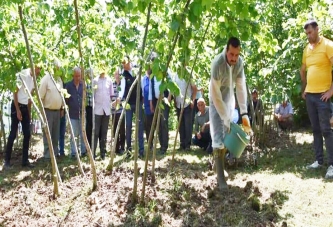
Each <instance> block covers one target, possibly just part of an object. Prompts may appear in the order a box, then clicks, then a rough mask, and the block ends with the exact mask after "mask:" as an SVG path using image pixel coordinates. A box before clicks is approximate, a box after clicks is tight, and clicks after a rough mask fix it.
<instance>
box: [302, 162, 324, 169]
mask: <svg viewBox="0 0 333 227" xmlns="http://www.w3.org/2000/svg"><path fill="white" fill-rule="evenodd" d="M322 166H323V165H321V164H319V163H318V161H315V162H314V163H312V164H311V165H308V166H307V167H306V168H307V169H318V168H320V167H322Z"/></svg>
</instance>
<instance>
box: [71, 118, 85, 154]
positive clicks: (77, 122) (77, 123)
mask: <svg viewBox="0 0 333 227" xmlns="http://www.w3.org/2000/svg"><path fill="white" fill-rule="evenodd" d="M70 120H71V124H72V127H73V133H74V137H75V139H76V140H77V143H76V145H77V147H79V146H78V144H79V143H78V142H79V141H78V136H79V135H80V143H81V155H83V154H85V153H86V146H85V145H84V141H83V136H82V125H81V119H70ZM78 149H79V148H78ZM71 155H72V156H73V155H76V154H75V148H74V142H73V138H71Z"/></svg>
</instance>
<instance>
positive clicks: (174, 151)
mask: <svg viewBox="0 0 333 227" xmlns="http://www.w3.org/2000/svg"><path fill="white" fill-rule="evenodd" d="M210 23H211V20H209V22H208V24H207V27H206V30H205V32H204V34H203V36H202V38H201V43H200V46H202V43H203V41H204V40H205V37H206V34H207V31H208V28H209V25H210ZM198 56H199V51H197V53H196V56H195V59H194V62H193V66H192V69H191V73H190V81H189V83H188V84H187V86H186V90H185V96H184V102H183V105H182V106H181V110H180V114H179V119H178V126H177V131H176V137H175V142H174V144H173V152H172V159H171V168H173V166H174V159H175V153H176V144H177V137H178V132H179V127H180V124H181V121H182V117H183V112H184V105H185V101H186V95H187V89H188V87H189V85H190V82H191V78H192V74H193V70H194V66H195V64H196V62H197V60H198ZM192 111H193V110H192Z"/></svg>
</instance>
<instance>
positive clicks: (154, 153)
mask: <svg viewBox="0 0 333 227" xmlns="http://www.w3.org/2000/svg"><path fill="white" fill-rule="evenodd" d="M189 3H190V0H188V1H187V2H186V5H185V7H184V10H186V9H187V7H188V5H189ZM183 19H184V16H183ZM179 33H180V28H178V30H177V33H176V35H175V37H174V40H173V42H172V47H171V49H170V52H169V56H168V61H167V65H166V69H165V72H164V73H163V78H162V81H163V80H164V79H165V77H166V75H167V71H168V68H169V65H170V62H171V59H172V56H173V53H174V49H175V46H176V44H177V41H178V37H179ZM162 97H163V95H162V94H160V96H159V98H158V100H157V104H156V109H155V113H154V117H153V124H152V127H151V130H150V133H149V138H148V148H147V154H146V159H145V167H144V168H145V169H144V176H143V185H142V193H141V202H142V203H143V201H144V196H145V188H146V182H147V169H148V158H149V154H150V147H151V143H152V139H153V135H154V134H153V133H154V131H155V125H156V121H157V127H156V132H155V141H154V148H153V160H152V165H153V166H152V181H153V182H155V159H156V144H157V137H158V131H159V125H160V114H161V113H160V112H161V111H160V103H161V101H162ZM156 118H157V120H156Z"/></svg>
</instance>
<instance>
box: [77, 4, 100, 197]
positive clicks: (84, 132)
mask: <svg viewBox="0 0 333 227" xmlns="http://www.w3.org/2000/svg"><path fill="white" fill-rule="evenodd" d="M74 6H75V19H76V30H77V34H78V43H79V55H80V59H81V61H80V66H81V76H82V82H83V95H82V111H81V126H82V136H83V140H84V144H85V145H86V152H87V154H88V156H89V159H90V165H91V171H92V174H93V187H92V190H93V191H95V190H96V189H97V173H96V167H95V162H94V157H93V155H92V152H91V148H90V146H89V143H88V139H87V134H86V127H85V122H86V121H85V116H86V109H85V105H86V83H85V80H84V76H85V75H84V68H83V57H82V43H81V26H80V19H79V10H78V6H77V0H74ZM92 89H93V88H92ZM93 133H94V132H93ZM81 143H82V141H81ZM78 161H79V159H78Z"/></svg>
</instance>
